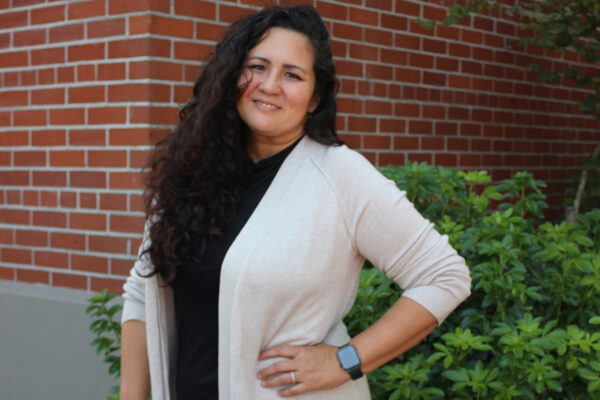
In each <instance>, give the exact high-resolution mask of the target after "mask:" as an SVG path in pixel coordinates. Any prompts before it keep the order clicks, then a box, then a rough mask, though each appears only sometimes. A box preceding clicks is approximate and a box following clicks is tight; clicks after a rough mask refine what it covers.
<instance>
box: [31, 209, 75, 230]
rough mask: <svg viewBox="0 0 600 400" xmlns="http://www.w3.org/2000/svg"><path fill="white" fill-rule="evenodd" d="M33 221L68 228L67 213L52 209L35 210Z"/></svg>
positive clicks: (42, 224)
mask: <svg viewBox="0 0 600 400" xmlns="http://www.w3.org/2000/svg"><path fill="white" fill-rule="evenodd" d="M33 223H34V225H39V226H52V227H56V228H66V226H67V214H65V213H64V212H52V211H34V212H33Z"/></svg>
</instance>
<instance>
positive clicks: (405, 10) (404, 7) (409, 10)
mask: <svg viewBox="0 0 600 400" xmlns="http://www.w3.org/2000/svg"><path fill="white" fill-rule="evenodd" d="M420 8H421V7H420V5H419V4H417V3H413V2H411V1H405V0H396V12H397V13H399V14H409V15H412V16H415V17H419V16H420V12H421V11H420Z"/></svg>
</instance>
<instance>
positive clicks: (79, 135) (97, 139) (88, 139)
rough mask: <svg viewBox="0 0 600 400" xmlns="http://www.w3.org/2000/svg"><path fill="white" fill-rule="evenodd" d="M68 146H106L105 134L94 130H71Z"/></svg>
mask: <svg viewBox="0 0 600 400" xmlns="http://www.w3.org/2000/svg"><path fill="white" fill-rule="evenodd" d="M69 145H71V146H104V145H106V133H105V132H104V131H103V130H96V129H85V130H71V131H69Z"/></svg>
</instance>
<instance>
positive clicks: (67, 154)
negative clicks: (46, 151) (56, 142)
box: [50, 150, 85, 167]
mask: <svg viewBox="0 0 600 400" xmlns="http://www.w3.org/2000/svg"><path fill="white" fill-rule="evenodd" d="M50 165H51V166H53V167H83V166H85V152H83V151H74V150H56V151H51V152H50Z"/></svg>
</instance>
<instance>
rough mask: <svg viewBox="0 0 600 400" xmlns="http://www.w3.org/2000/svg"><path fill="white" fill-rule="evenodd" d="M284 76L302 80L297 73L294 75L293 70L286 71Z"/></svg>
mask: <svg viewBox="0 0 600 400" xmlns="http://www.w3.org/2000/svg"><path fill="white" fill-rule="evenodd" d="M285 76H287V77H288V78H292V79H298V80H299V81H301V80H302V78H300V77H299V76H298V75H296V74H295V73H293V72H286V73H285Z"/></svg>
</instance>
